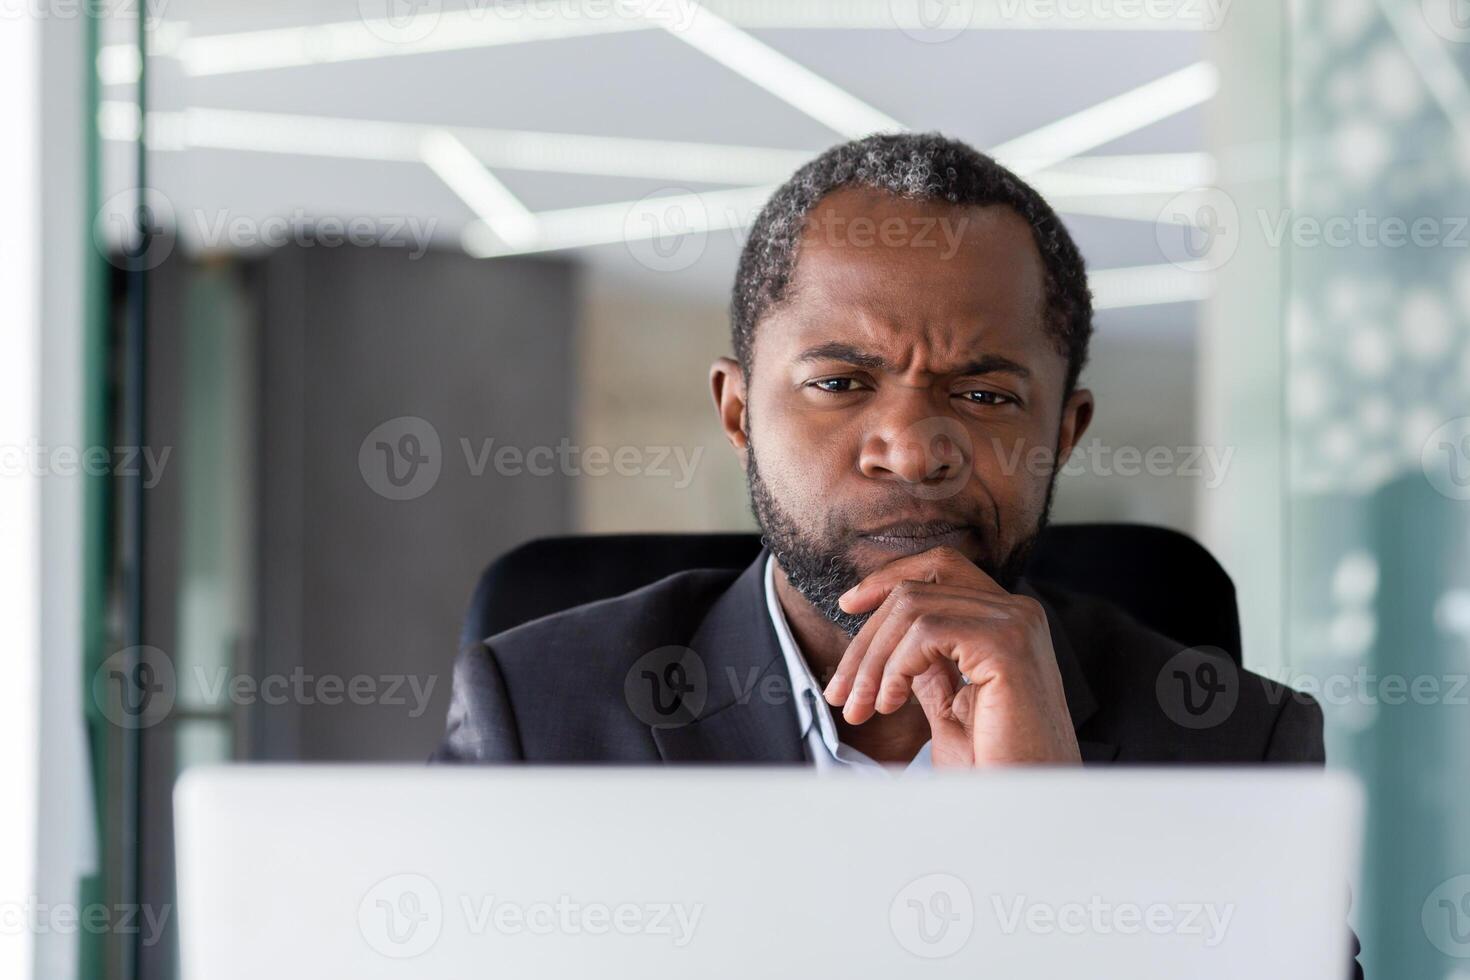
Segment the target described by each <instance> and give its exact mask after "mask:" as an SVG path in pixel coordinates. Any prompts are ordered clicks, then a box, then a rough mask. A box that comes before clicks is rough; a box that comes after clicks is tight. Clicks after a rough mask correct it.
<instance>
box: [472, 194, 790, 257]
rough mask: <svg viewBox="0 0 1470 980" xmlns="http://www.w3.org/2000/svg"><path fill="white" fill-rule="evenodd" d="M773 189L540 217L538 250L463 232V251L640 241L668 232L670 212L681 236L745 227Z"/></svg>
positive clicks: (485, 253)
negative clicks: (679, 221) (674, 217)
mask: <svg viewBox="0 0 1470 980" xmlns="http://www.w3.org/2000/svg"><path fill="white" fill-rule="evenodd" d="M775 189H776V188H775V187H774V186H770V187H740V188H736V189H734V190H727V191H710V192H707V193H703V194H671V195H667V196H660V197H645V198H642V199H640V200H637V201H616V202H614V203H611V204H594V205H591V206H588V207H580V208H563V209H561V210H557V211H540V212H538V213H537V214H536V220H537V223H538V225H539V228H540V238H539V240H538V241H537V242H536V243H535V244H534V245H530V246H526V247H522V248H515V247H511V246H509V245H507V244H505V243H502V242H501V241H498V240H497V239H498V236H497V235H493V234H487V232H493V230H494V229H493V228H487V227H486V223H475V224H471V225H470V226H468V227H467V228H465V230H464V233H463V244H464V249H465V251H466V252H468V253H469V254H471V255H473V256H475V257H477V258H492V257H495V256H500V255H516V254H523V253H526V252H543V251H557V250H560V249H567V248H584V247H587V246H590V245H608V244H613V243H616V242H632V241H639V240H645V239H649V238H653V237H656V236H658V235H660V234H666V233H668V221H667V220H666V218H667V216H668V215H669V214H670V213H678V214H679V216H680V219H681V229H680V230H681V231H682V232H683V233H688V234H699V233H706V232H711V231H721V230H725V229H731V228H743V227H745V226H746V225H748V224H750V223H751V222H752V221H754V220H755V217H756V215H757V214H758V213H759V212H760V208H761V206H762V205H763V204H765V202H766V200H767V198H769V197H770V196H771V194H772V193H773V192H774V191H775Z"/></svg>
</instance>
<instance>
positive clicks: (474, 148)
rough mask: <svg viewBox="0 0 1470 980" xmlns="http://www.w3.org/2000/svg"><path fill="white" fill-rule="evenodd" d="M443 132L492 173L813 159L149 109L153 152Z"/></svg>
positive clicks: (772, 173) (786, 153) (121, 117)
mask: <svg viewBox="0 0 1470 980" xmlns="http://www.w3.org/2000/svg"><path fill="white" fill-rule="evenodd" d="M98 117H99V124H100V125H101V127H102V135H103V138H104V139H111V140H132V139H136V138H137V133H138V121H137V119H138V107H137V104H136V103H133V102H126V101H122V100H109V101H106V102H103V103H102V105H101V107H100V111H99V114H98ZM440 130H447V131H449V132H452V133H453V134H454V135H455V136H456V137H457V138H458V139H459V140H460V141H461V142H463V143H464V145H465V146H467V147H468V148H469V149H470V151H471V152H473V153H474V155H475V156H476V157H478V158H479V159H480V160H481V161H482V162H483V163H484V164H485V166H487V167H489V168H491V169H492V170H530V171H536V172H541V173H568V174H595V175H601V176H607V177H636V178H651V179H654V180H668V181H678V182H687V183H702V184H740V185H750V184H769V183H780V182H781V181H783V180H785V179H786V178H787V177H789V176H791V173H792V171H794V170H796V169H797V168H798V167H800V166H801V165H802V164H804V163H806V162H807V161H808V160H810V159H811V158H812V155H813V153H812V151H808V150H785V149H777V148H773V147H761V146H729V145H723V144H719V143H693V142H680V141H676V140H644V139H632V138H626V137H609V136H583V135H579V134H575V133H543V132H534V131H530V130H516V129H486V128H470V127H442V126H424V125H420V124H418V123H401V122H384V121H377V120H371V119H342V118H340V117H334V116H305V115H296V114H291V113H278V112H250V111H244V110H239V109H207V108H191V109H185V110H184V111H182V112H162V111H157V110H155V111H153V112H150V113H148V142H149V149H150V150H182V149H188V148H198V149H212V150H242V151H251V152H261V153H287V154H301V155H303V156H327V157H339V158H343V159H358V160H383V161H389V162H410V161H416V160H418V159H419V147H420V145H421V143H422V141H423V139H424V137H425V136H426V135H428V134H429V133H430V132H434V131H440Z"/></svg>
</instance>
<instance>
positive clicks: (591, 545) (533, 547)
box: [460, 524, 1241, 663]
mask: <svg viewBox="0 0 1470 980" xmlns="http://www.w3.org/2000/svg"><path fill="white" fill-rule="evenodd" d="M760 547H761V545H760V537H759V536H758V535H756V534H593V535H574V536H569V537H556V538H539V539H537V540H534V541H528V542H526V543H525V544H523V545H520V546H518V547H516V548H513V549H511V550H510V551H508V552H506V553H505V554H504V555H502V556H500V557H499V558H497V559H495V560H494V561H493V562H491V563H490V565H489V567H488V568H486V569H485V571H484V573H483V574H482V575H481V576H480V582H479V585H478V586H476V588H475V593H474V596H473V598H472V599H471V600H470V606H469V610H468V612H467V613H466V615H465V620H464V627H463V630H462V632H461V637H460V640H461V643H462V644H470V643H474V642H476V641H478V640H480V639H483V638H484V637H487V636H491V635H493V634H495V633H498V632H500V631H501V630H506V629H509V628H511V627H512V626H517V625H519V624H521V623H524V622H528V621H529V620H532V619H536V618H537V617H540V616H545V615H548V614H550V613H554V612H560V611H561V610H563V609H570V608H571V607H572V606H578V605H581V604H582V603H585V602H592V601H594V600H596V599H605V598H608V597H610V596H615V595H621V594H622V593H624V592H630V591H632V590H633V589H636V588H638V587H639V586H643V585H647V584H648V583H650V582H655V581H657V580H658V579H661V578H663V577H664V576H666V575H672V574H673V573H675V572H680V571H684V570H686V569H690V568H735V569H739V568H744V567H745V566H747V565H749V564H750V562H751V561H752V560H753V559H754V558H755V555H756V553H757V552H758V551H760ZM1027 575H1028V577H1029V578H1030V579H1031V580H1033V581H1035V582H1038V583H1042V584H1050V585H1056V586H1060V587H1062V588H1065V589H1071V590H1073V591H1076V592H1084V593H1088V594H1090V595H1094V596H1098V597H1099V598H1102V599H1106V600H1108V601H1110V602H1113V603H1116V604H1117V605H1119V606H1121V607H1122V608H1124V609H1125V610H1127V611H1128V612H1129V613H1131V614H1132V615H1133V616H1134V617H1135V618H1136V619H1138V620H1139V621H1141V622H1143V623H1144V624H1146V625H1147V626H1149V627H1151V628H1152V629H1154V630H1157V631H1158V632H1160V633H1163V634H1164V635H1165V636H1168V637H1170V638H1172V639H1174V640H1177V641H1179V642H1180V643H1184V644H1186V645H1188V646H1214V647H1219V648H1220V649H1222V650H1224V651H1225V652H1226V653H1228V654H1229V655H1230V656H1231V657H1232V658H1234V660H1235V661H1236V662H1237V663H1239V662H1240V655H1241V654H1240V619H1239V616H1238V614H1237V612H1236V608H1235V586H1234V584H1233V583H1232V582H1231V581H1230V576H1229V575H1227V574H1226V573H1225V570H1224V569H1223V568H1221V567H1220V564H1219V563H1218V562H1217V561H1215V559H1214V557H1213V556H1212V555H1211V554H1210V553H1209V552H1208V551H1206V550H1205V548H1204V547H1203V546H1201V545H1200V544H1199V543H1197V542H1196V541H1194V540H1193V539H1192V538H1190V537H1189V536H1187V535H1185V534H1181V533H1180V532H1178V531H1172V530H1169V529H1167V528H1162V527H1153V526H1150V525H1147V524H1053V525H1050V526H1048V527H1047V528H1046V530H1045V531H1043V532H1042V534H1041V539H1040V540H1039V541H1038V542H1037V545H1036V550H1035V551H1034V552H1033V553H1032V556H1031V563H1030V565H1029V566H1028V568H1027Z"/></svg>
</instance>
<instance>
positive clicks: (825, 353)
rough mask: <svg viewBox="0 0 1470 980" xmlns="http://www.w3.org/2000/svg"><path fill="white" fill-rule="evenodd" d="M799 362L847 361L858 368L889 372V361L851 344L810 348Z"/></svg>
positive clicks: (833, 344)
mask: <svg viewBox="0 0 1470 980" xmlns="http://www.w3.org/2000/svg"><path fill="white" fill-rule="evenodd" d="M796 359H797V360H798V361H846V362H847V363H848V364H855V365H857V366H858V367H864V368H869V369H871V370H874V371H887V370H889V364H888V361H887V360H886V359H884V358H882V357H880V356H878V355H877V354H869V353H868V352H867V351H862V350H858V349H857V348H856V347H854V346H852V345H851V344H844V343H841V342H839V341H835V340H834V341H829V342H827V343H825V344H818V345H817V346H815V347H808V348H807V349H806V350H804V351H802V352H801V353H800V354H799V355H798V356H797V358H796Z"/></svg>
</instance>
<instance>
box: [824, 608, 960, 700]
mask: <svg viewBox="0 0 1470 980" xmlns="http://www.w3.org/2000/svg"><path fill="white" fill-rule="evenodd" d="M918 590H923V591H926V592H931V593H932V594H935V595H946V596H952V597H955V598H964V597H967V596H971V595H973V594H974V592H973V591H972V590H967V589H959V588H953V587H950V586H940V585H934V584H933V583H928V582H912V583H910V584H909V585H908V586H906V587H905V589H904V590H899V591H897V592H891V593H889V596H887V597H885V598H884V600H883V604H882V605H880V606H879V607H878V608H877V610H875V611H874V613H873V615H871V616H869V617H868V621H867V622H866V623H864V624H863V628H862V629H860V630H858V634H857V636H854V637H853V638H852V642H851V643H849V644H848V645H847V649H846V650H844V651H843V653H842V659H840V660H839V661H838V662H837V669H836V670H835V671H833V673H832V678H831V679H830V680H829V681H828V682H827V687H826V688H825V689H824V690H823V692H822V696H823V697H824V698H825V699H826V701H827V703H828V704H830V705H833V706H834V707H836V706H838V705H842V704H845V703H846V702H847V699H848V698H849V697H850V696H851V695H852V684H853V679H854V677H855V676H856V674H857V668H858V665H859V664H860V663H862V661H863V657H864V655H865V654H866V653H867V652H868V648H869V647H870V646H871V645H872V641H873V637H874V636H875V635H877V633H878V631H879V630H881V629H882V628H883V624H884V622H886V621H887V619H888V617H889V615H890V614H891V613H892V612H893V610H894V608H895V607H896V606H899V605H901V604H902V603H903V602H906V601H908V600H907V599H905V596H906V595H909V594H912V593H913V592H915V591H918Z"/></svg>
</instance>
